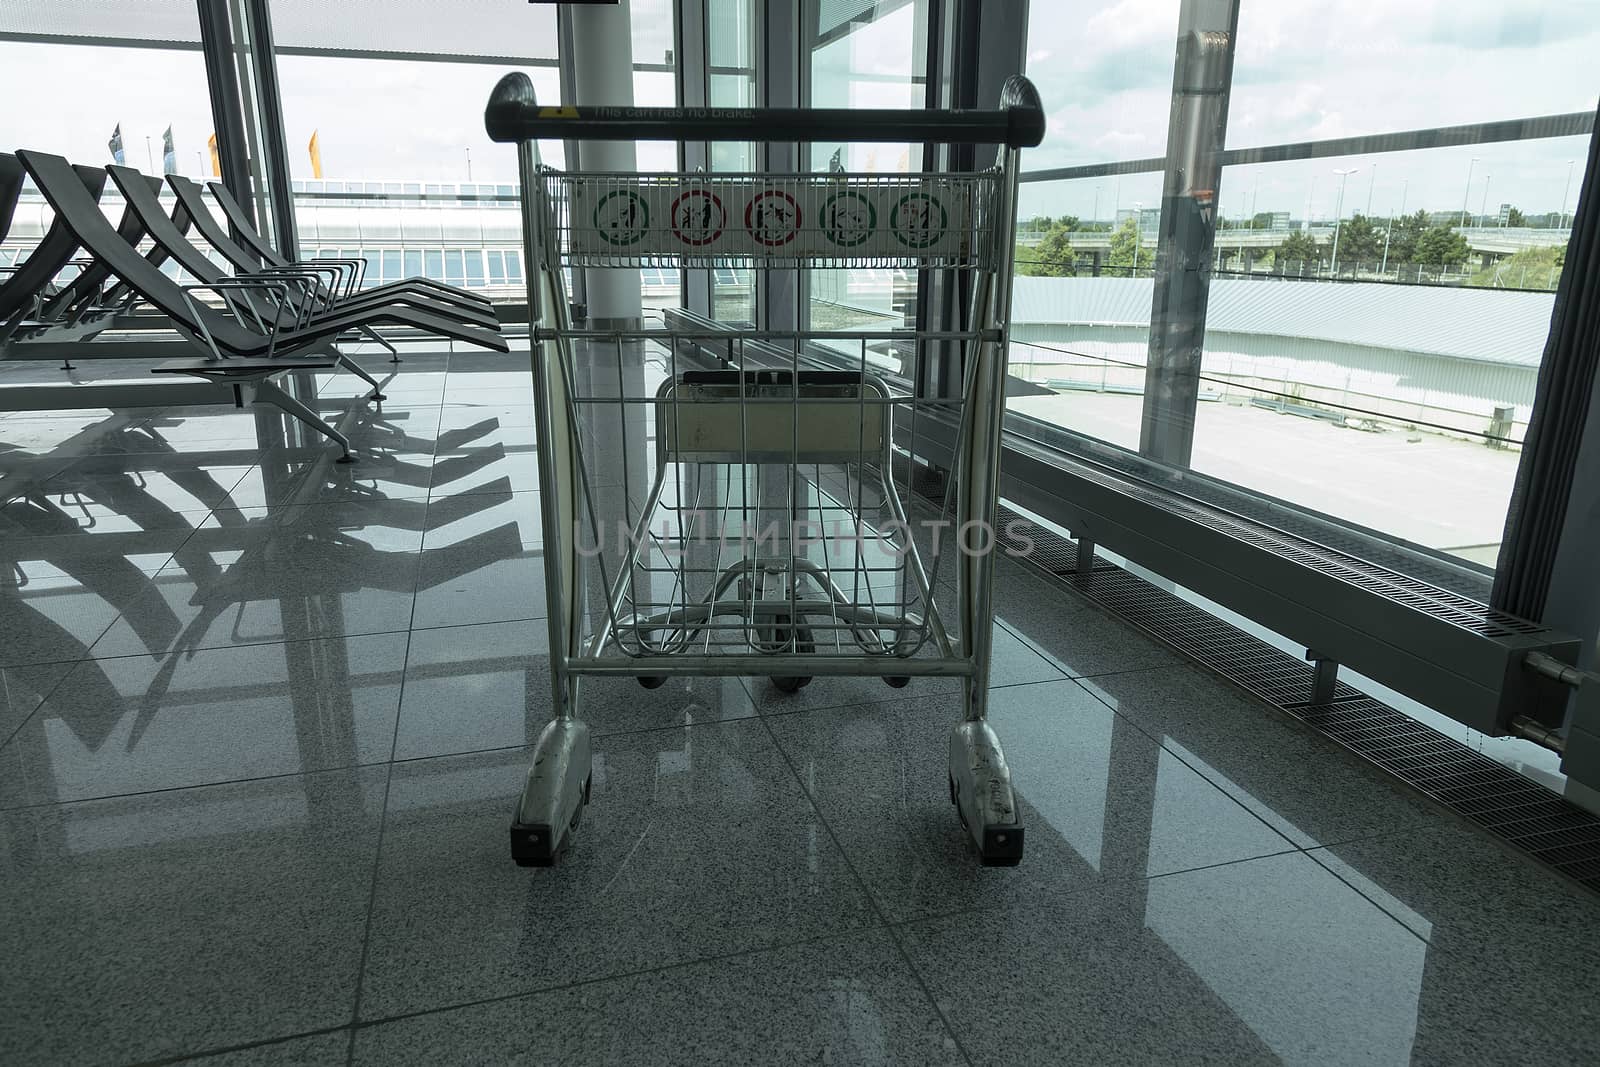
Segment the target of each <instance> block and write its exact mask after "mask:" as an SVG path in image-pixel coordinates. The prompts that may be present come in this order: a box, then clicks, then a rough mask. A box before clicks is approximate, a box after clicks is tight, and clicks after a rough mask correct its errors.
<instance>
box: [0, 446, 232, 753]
mask: <svg viewBox="0 0 1600 1067" xmlns="http://www.w3.org/2000/svg"><path fill="white" fill-rule="evenodd" d="M252 470H255V467H254V466H250V467H247V468H245V470H244V472H243V473H241V474H240V475H239V477H238V479H237V480H235V481H234V482H233V484H232V485H230V486H229V487H228V488H227V489H226V490H225V493H226V494H227V495H228V496H229V497H230V498H231V497H232V494H233V491H234V490H235V489H237V488H239V486H240V484H242V483H243V482H244V480H245V479H246V478H248V477H249V476H250V472H251V471H252ZM58 473H59V472H58ZM46 480H47V481H48V479H46ZM215 513H216V509H215V508H208V509H207V510H206V512H205V518H202V519H201V520H200V521H199V522H197V523H195V524H194V525H193V526H191V527H189V533H188V534H187V535H186V536H185V537H184V539H183V540H182V541H180V542H179V543H178V545H177V547H176V548H174V549H173V550H172V552H171V554H169V555H168V556H167V558H166V560H165V561H164V562H163V563H162V564H161V566H160V567H157V568H156V570H155V572H154V573H153V574H150V575H147V577H148V578H149V579H150V585H151V586H152V587H154V586H155V582H156V578H157V577H159V576H160V575H161V573H162V572H163V571H165V570H166V569H167V567H168V566H170V565H171V564H172V561H173V560H175V559H177V558H178V553H179V552H181V551H183V549H184V546H185V545H187V544H188V543H189V542H190V541H191V540H193V539H194V536H195V534H197V533H199V532H200V527H201V526H203V525H205V522H206V520H207V519H210V518H211V516H212V515H213V514H215ZM179 514H185V515H198V514H200V511H199V509H196V510H194V511H188V512H180V513H179ZM140 595H141V596H143V595H144V591H141V593H140ZM125 614H127V613H126V612H125V611H124V610H123V609H122V608H118V609H117V611H116V614H115V615H114V616H112V618H111V621H110V622H108V623H106V625H105V629H103V630H101V631H100V632H99V634H97V635H96V636H95V638H94V640H93V641H86V642H84V645H83V653H82V654H81V655H79V656H78V657H77V658H76V659H71V660H50V661H48V662H49V663H70V664H72V666H70V667H68V668H67V670H66V672H65V673H63V674H62V675H61V677H60V678H59V679H57V680H56V684H55V685H53V686H51V687H50V692H49V693H47V694H45V696H44V697H43V699H41V700H40V701H39V703H38V704H36V705H34V708H33V710H32V711H30V712H28V714H27V715H25V716H23V718H22V721H21V722H19V723H17V725H16V728H15V729H14V730H12V731H11V732H10V733H9V734H7V735H6V737H5V739H4V740H0V751H4V750H5V748H6V746H8V745H10V744H11V742H13V741H15V740H16V739H17V737H18V736H19V735H20V734H21V733H22V731H23V729H24V728H25V727H26V726H27V725H28V723H30V722H32V721H33V718H34V716H35V715H38V714H39V710H40V709H41V708H43V707H44V706H45V705H46V704H48V703H49V702H50V698H51V697H53V696H55V695H56V691H57V690H59V689H60V688H61V687H62V686H63V685H65V684H66V681H67V679H68V678H71V677H72V676H73V675H74V674H76V673H77V671H78V668H79V667H81V666H82V665H83V664H84V663H86V662H89V661H91V660H95V659H96V658H97V657H95V656H94V655H93V652H94V646H95V645H97V644H99V643H100V642H101V641H102V640H103V639H104V638H105V636H106V634H108V633H110V632H111V628H112V627H113V626H115V625H116V624H117V623H119V622H121V621H122V618H123V616H124V615H125ZM136 655H146V653H136ZM104 658H106V659H111V658H113V657H110V656H107V657H104ZM44 665H46V664H37V666H44Z"/></svg>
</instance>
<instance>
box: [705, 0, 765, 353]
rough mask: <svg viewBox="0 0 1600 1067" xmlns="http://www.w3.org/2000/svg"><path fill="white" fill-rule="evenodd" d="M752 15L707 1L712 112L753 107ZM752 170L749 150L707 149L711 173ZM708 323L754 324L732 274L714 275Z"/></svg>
mask: <svg viewBox="0 0 1600 1067" xmlns="http://www.w3.org/2000/svg"><path fill="white" fill-rule="evenodd" d="M757 15H758V12H757V9H756V4H755V3H754V2H753V0H708V2H707V4H706V58H707V62H708V64H709V70H708V71H707V75H706V78H707V81H706V92H707V98H708V100H709V102H710V104H711V106H712V107H734V108H739V107H754V106H755V103H756V54H757V49H756V28H757ZM755 165H756V154H755V146H754V145H752V144H748V143H738V142H727V141H716V142H713V143H712V144H711V145H710V162H709V169H710V170H713V171H734V172H738V171H747V170H753V169H755ZM711 317H712V318H714V319H722V320H727V321H743V322H752V321H754V320H755V317H756V309H755V287H754V285H751V284H739V283H738V282H736V281H735V280H734V279H733V276H732V273H731V272H728V271H722V270H717V271H713V272H712V275H711Z"/></svg>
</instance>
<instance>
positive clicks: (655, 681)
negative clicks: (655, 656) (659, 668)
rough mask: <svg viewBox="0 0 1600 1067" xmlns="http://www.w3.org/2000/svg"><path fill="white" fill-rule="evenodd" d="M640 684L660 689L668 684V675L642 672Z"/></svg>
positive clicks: (648, 687)
mask: <svg viewBox="0 0 1600 1067" xmlns="http://www.w3.org/2000/svg"><path fill="white" fill-rule="evenodd" d="M639 684H640V685H642V686H644V687H645V688H646V689H660V688H661V687H662V686H664V685H666V684H667V676H666V675H664V674H641V675H639Z"/></svg>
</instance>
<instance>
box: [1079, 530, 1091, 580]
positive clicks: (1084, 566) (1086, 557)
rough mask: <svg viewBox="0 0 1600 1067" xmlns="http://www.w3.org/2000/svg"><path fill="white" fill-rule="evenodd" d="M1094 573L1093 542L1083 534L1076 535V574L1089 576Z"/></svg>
mask: <svg viewBox="0 0 1600 1067" xmlns="http://www.w3.org/2000/svg"><path fill="white" fill-rule="evenodd" d="M1093 571H1094V542H1093V541H1091V540H1089V539H1088V538H1087V537H1085V536H1083V534H1081V533H1080V534H1078V573H1079V574H1082V575H1087V574H1090V573H1092V572H1093Z"/></svg>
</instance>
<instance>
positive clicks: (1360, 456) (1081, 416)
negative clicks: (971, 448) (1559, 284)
mask: <svg viewBox="0 0 1600 1067" xmlns="http://www.w3.org/2000/svg"><path fill="white" fill-rule="evenodd" d="M1142 404H1143V399H1142V398H1141V397H1139V396H1132V395H1127V394H1111V393H1088V392H1084V393H1059V394H1055V395H1051V396H1029V397H1016V398H1013V399H1012V400H1011V402H1010V408H1011V410H1013V411H1019V412H1023V413H1026V414H1029V415H1033V416H1035V417H1037V418H1041V419H1044V420H1046V421H1049V422H1053V423H1056V424H1058V425H1061V426H1065V427H1068V428H1070V429H1072V430H1074V431H1076V432H1078V433H1083V434H1088V435H1090V436H1093V437H1098V438H1101V439H1102V440H1106V441H1110V442H1112V443H1113V444H1117V445H1121V446H1123V447H1125V448H1137V447H1138V445H1139V417H1140V411H1141V407H1142ZM1197 419H1198V421H1197V423H1196V426H1195V444H1194V464H1193V465H1194V467H1195V469H1196V470H1198V471H1200V472H1202V473H1204V474H1207V475H1210V476H1212V477H1215V478H1220V479H1222V480H1224V481H1229V482H1234V483H1237V484H1239V485H1242V486H1245V487H1247V488H1250V489H1254V490H1256V491H1257V492H1261V493H1265V494H1267V495H1268V496H1274V497H1278V498H1280V499H1283V500H1288V501H1291V502H1293V503H1296V504H1300V505H1302V506H1305V507H1308V508H1313V509H1315V510H1317V511H1321V512H1325V513H1327V514H1330V515H1335V516H1337V517H1339V518H1341V519H1345V520H1347V521H1349V522H1353V523H1357V524H1359V525H1361V526H1366V527H1369V528H1371V529H1374V530H1378V531H1381V532H1383V533H1386V534H1389V535H1391V536H1394V537H1398V538H1401V539H1403V540H1406V541H1411V542H1414V543H1416V544H1419V545H1424V546H1426V547H1428V548H1435V549H1440V550H1443V551H1446V552H1450V553H1452V554H1454V555H1457V556H1460V557H1462V558H1464V559H1469V560H1472V561H1474V562H1477V563H1482V564H1485V565H1487V566H1491V567H1492V566H1493V565H1494V563H1495V557H1496V555H1497V553H1498V552H1499V547H1500V539H1501V536H1502V534H1503V532H1504V525H1505V517H1506V508H1507V507H1508V506H1509V503H1510V499H1511V486H1512V483H1513V481H1514V480H1515V478H1516V473H1517V463H1518V461H1519V459H1520V458H1521V453H1520V452H1517V451H1502V450H1497V449H1492V448H1489V447H1487V446H1486V445H1482V444H1476V443H1473V442H1469V441H1464V440H1460V439H1458V438H1452V437H1445V436H1442V435H1439V434H1433V433H1427V432H1417V431H1407V430H1404V429H1402V428H1398V427H1397V428H1392V429H1389V430H1388V431H1386V432H1382V433H1367V432H1363V431H1360V430H1353V429H1345V428H1342V427H1339V426H1335V425H1333V424H1331V423H1328V422H1324V421H1322V420H1320V419H1308V418H1302V417H1300V416H1296V415H1279V414H1277V413H1275V412H1271V411H1266V410H1263V409H1261V408H1254V407H1249V406H1240V405H1236V404H1229V403H1220V402H1211V403H1202V404H1201V405H1200V407H1199V411H1198V414H1197Z"/></svg>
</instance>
